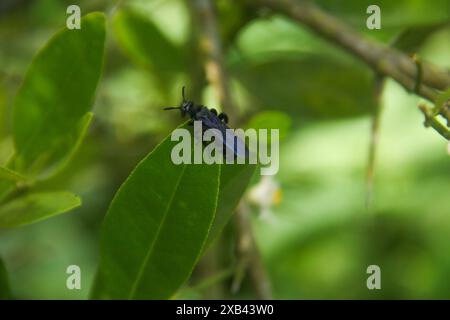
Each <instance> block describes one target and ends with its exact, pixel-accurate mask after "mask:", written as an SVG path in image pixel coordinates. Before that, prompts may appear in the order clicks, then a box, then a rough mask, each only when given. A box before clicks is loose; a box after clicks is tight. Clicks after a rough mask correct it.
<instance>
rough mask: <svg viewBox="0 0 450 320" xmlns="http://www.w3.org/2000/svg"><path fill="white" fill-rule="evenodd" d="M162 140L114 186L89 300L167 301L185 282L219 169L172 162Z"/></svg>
mask: <svg viewBox="0 0 450 320" xmlns="http://www.w3.org/2000/svg"><path fill="white" fill-rule="evenodd" d="M175 144H176V142H172V141H171V140H170V138H167V139H166V140H165V141H164V142H163V143H161V144H160V145H159V146H158V147H157V148H156V149H155V150H153V151H152V152H151V153H150V154H149V155H148V156H147V157H146V158H145V159H144V160H142V161H141V163H139V165H138V166H137V167H136V168H135V169H134V171H133V172H132V173H131V175H130V176H129V177H128V179H127V180H126V181H125V182H124V184H123V185H122V186H121V187H120V189H119V191H118V192H117V194H116V196H115V197H114V199H113V201H112V202H111V206H110V208H109V210H108V213H107V215H106V217H105V221H104V224H103V228H102V236H101V260H100V267H99V272H98V275H97V279H96V284H95V287H94V290H93V297H94V298H100V299H167V298H170V297H171V296H172V295H173V294H174V293H175V292H176V290H177V289H178V288H179V287H180V286H181V285H182V284H183V283H184V282H185V281H186V280H187V278H188V277H189V275H190V273H191V272H192V269H193V267H194V265H195V264H196V262H197V260H198V258H199V255H200V253H201V252H202V249H203V246H204V244H205V241H206V239H207V237H208V233H209V230H210V227H211V223H212V221H213V219H214V214H215V211H216V205H217V196H218V191H219V173H220V172H219V170H220V166H219V165H203V164H202V165H200V164H190V165H189V164H180V165H175V164H173V163H172V161H171V158H170V155H171V150H172V147H173V146H174V145H175Z"/></svg>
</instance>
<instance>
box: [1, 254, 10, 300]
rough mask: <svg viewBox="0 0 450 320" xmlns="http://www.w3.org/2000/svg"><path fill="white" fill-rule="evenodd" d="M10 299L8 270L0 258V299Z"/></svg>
mask: <svg viewBox="0 0 450 320" xmlns="http://www.w3.org/2000/svg"><path fill="white" fill-rule="evenodd" d="M7 299H11V289H10V287H9V281H8V272H7V271H6V268H5V265H4V264H3V261H2V259H0V300H7Z"/></svg>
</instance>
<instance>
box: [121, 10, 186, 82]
mask: <svg viewBox="0 0 450 320" xmlns="http://www.w3.org/2000/svg"><path fill="white" fill-rule="evenodd" d="M113 26H114V31H115V35H116V38H117V40H118V42H119V45H120V47H121V48H122V49H123V50H124V52H125V53H126V54H127V55H128V56H129V57H130V58H131V59H132V60H133V61H135V62H136V63H137V64H139V65H143V66H145V67H147V68H150V69H151V70H153V71H154V72H156V73H157V74H158V75H160V76H161V75H162V76H165V75H167V74H170V73H173V72H180V71H183V70H184V57H183V54H182V50H181V49H180V48H178V47H177V46H176V45H175V44H173V43H172V42H171V41H170V40H169V39H167V38H166V36H165V35H164V34H163V33H162V32H161V31H160V30H159V29H158V28H157V27H156V25H155V24H154V23H152V21H151V20H149V19H148V17H145V16H143V15H141V14H139V13H136V12H134V11H132V10H120V11H118V12H117V13H116V15H115V17H114V21H113Z"/></svg>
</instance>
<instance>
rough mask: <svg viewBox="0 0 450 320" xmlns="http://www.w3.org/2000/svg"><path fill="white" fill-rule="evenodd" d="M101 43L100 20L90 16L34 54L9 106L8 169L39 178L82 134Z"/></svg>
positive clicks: (102, 22) (99, 62) (68, 152)
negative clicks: (12, 153)
mask: <svg viewBox="0 0 450 320" xmlns="http://www.w3.org/2000/svg"><path fill="white" fill-rule="evenodd" d="M104 41H105V17H104V15H103V14H102V13H91V14H88V15H86V16H85V17H84V18H82V20H81V30H68V29H64V30H62V31H60V32H59V33H57V34H56V35H55V36H54V37H53V38H52V39H51V40H50V41H49V42H48V43H47V45H46V46H45V47H44V48H43V49H42V50H41V51H40V52H39V53H38V54H37V56H36V57H35V58H34V60H33V62H32V63H31V66H30V67H29V69H28V71H27V74H26V76H25V79H24V82H23V85H22V87H21V89H20V90H19V92H18V95H17V97H16V100H15V103H14V114H13V134H14V143H15V147H16V154H15V156H14V159H13V161H12V162H11V163H10V167H11V168H12V169H15V170H16V171H18V172H21V173H23V174H25V175H30V176H37V175H39V174H41V173H42V172H43V171H45V173H43V174H44V175H49V174H51V171H53V170H55V169H56V168H58V167H59V166H60V165H61V164H62V163H64V161H66V160H67V157H69V156H70V155H71V154H72V153H73V150H74V149H76V147H77V146H78V145H79V141H80V139H81V137H82V136H83V134H84V133H85V131H86V126H87V124H88V122H89V120H88V119H89V118H90V117H91V116H90V115H87V114H88V112H89V110H90V108H91V107H92V104H93V101H94V97H95V91H96V87H97V83H98V81H99V78H100V74H101V70H102V63H103V51H104Z"/></svg>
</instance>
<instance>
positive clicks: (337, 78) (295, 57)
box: [232, 53, 374, 119]
mask: <svg viewBox="0 0 450 320" xmlns="http://www.w3.org/2000/svg"><path fill="white" fill-rule="evenodd" d="M232 71H233V74H234V75H235V77H236V78H237V79H238V80H239V81H240V82H241V83H242V85H243V86H244V87H245V88H246V89H247V90H248V92H249V93H250V94H251V95H252V98H253V99H254V100H255V103H259V105H260V107H262V108H264V109H276V110H280V111H284V112H286V113H288V114H289V115H293V116H297V117H298V118H300V119H306V118H318V119H330V118H342V117H351V116H358V115H361V114H366V113H368V112H370V111H371V110H372V109H373V108H374V102H373V99H370V97H371V95H372V91H373V87H372V86H373V76H372V75H371V74H370V72H369V71H368V70H367V69H365V68H363V67H362V66H360V65H355V64H353V63H349V62H347V61H344V60H341V59H338V58H335V57H333V56H322V55H318V54H300V53H295V54H281V53H278V54H276V55H268V56H263V57H259V56H258V57H250V58H244V59H242V60H240V61H239V62H237V63H236V64H234V65H233V66H232Z"/></svg>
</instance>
